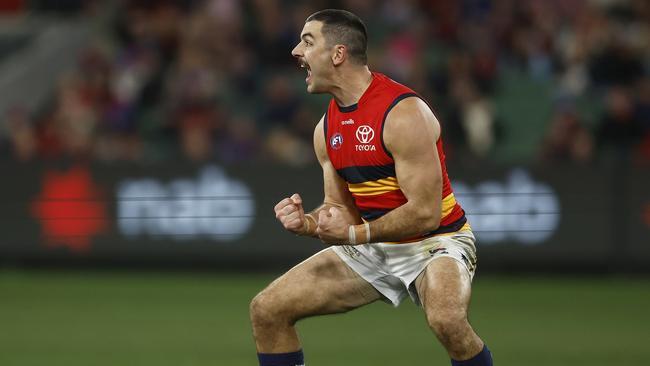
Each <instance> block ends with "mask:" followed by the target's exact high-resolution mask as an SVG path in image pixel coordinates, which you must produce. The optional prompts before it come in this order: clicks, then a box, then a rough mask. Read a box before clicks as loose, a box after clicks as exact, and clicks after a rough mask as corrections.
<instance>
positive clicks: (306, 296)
mask: <svg viewBox="0 0 650 366" xmlns="http://www.w3.org/2000/svg"><path fill="white" fill-rule="evenodd" d="M379 298H380V294H379V292H377V290H375V288H373V287H372V286H371V285H370V284H369V283H368V282H366V281H365V280H364V279H363V278H361V277H360V276H359V275H358V274H356V273H355V272H354V271H352V270H351V269H350V268H349V267H348V266H347V265H346V264H345V263H344V262H343V261H342V260H341V259H340V258H339V256H338V255H336V253H334V252H333V251H332V250H324V251H321V252H319V253H318V254H315V255H314V256H312V257H310V258H308V259H306V260H305V261H304V262H302V263H300V264H298V265H297V266H295V267H293V268H292V269H291V270H289V271H288V272H287V273H285V274H284V275H282V276H281V277H280V278H278V279H276V280H275V281H273V282H272V283H271V284H270V285H269V286H268V287H267V288H265V289H264V290H263V291H262V292H260V293H259V294H258V295H257V296H255V298H254V299H253V301H252V302H251V305H250V317H251V323H252V326H253V336H254V338H255V344H256V346H257V351H258V352H260V353H285V352H294V351H297V350H299V349H300V348H301V347H300V340H299V339H298V334H297V333H296V329H295V327H294V325H295V323H296V322H297V321H298V320H300V319H303V318H306V317H309V316H314V315H324V314H334V313H342V312H346V311H349V310H352V309H355V308H358V307H360V306H363V305H366V304H369V303H371V302H373V301H376V300H378V299H379Z"/></svg>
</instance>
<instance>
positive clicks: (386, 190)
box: [324, 72, 470, 243]
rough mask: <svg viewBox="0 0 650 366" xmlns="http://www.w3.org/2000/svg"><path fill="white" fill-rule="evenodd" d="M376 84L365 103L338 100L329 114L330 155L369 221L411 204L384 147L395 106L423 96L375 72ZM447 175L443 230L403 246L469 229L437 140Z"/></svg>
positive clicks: (443, 174)
mask: <svg viewBox="0 0 650 366" xmlns="http://www.w3.org/2000/svg"><path fill="white" fill-rule="evenodd" d="M372 76H373V79H372V82H371V83H370V86H369V87H368V89H366V91H365V92H364V93H363V95H362V96H361V99H359V102H358V103H357V104H354V105H352V106H348V107H339V106H338V104H336V102H335V101H334V99H332V100H331V101H330V104H329V107H328V109H327V112H326V114H325V123H324V128H325V131H324V132H325V140H326V141H325V142H326V144H327V154H328V155H329V159H330V161H331V162H332V164H333V165H334V168H335V169H336V170H337V172H338V173H339V175H340V176H341V177H342V178H343V179H344V180H345V181H346V182H347V184H348V189H349V191H350V193H351V194H352V197H353V198H354V202H355V204H356V206H357V208H358V209H359V212H360V213H361V217H362V218H363V219H364V220H365V221H372V220H374V219H377V218H379V217H381V216H383V215H384V214H386V213H387V212H390V211H391V210H393V209H395V208H397V207H399V206H401V205H403V204H404V203H406V201H407V200H406V197H405V196H404V193H402V191H401V189H400V185H399V182H398V181H397V177H396V174H395V161H394V160H393V158H392V156H391V154H390V152H389V151H388V150H387V149H386V146H385V145H384V138H383V131H384V123H385V122H386V116H387V115H388V113H389V112H390V111H391V109H392V108H393V107H395V105H396V104H397V103H398V102H399V101H401V100H403V99H405V98H409V97H418V98H419V96H418V95H417V94H416V93H415V92H414V91H413V90H411V89H409V88H407V87H406V86H404V85H401V84H399V83H397V82H395V81H393V80H391V79H390V78H388V77H386V76H385V75H382V74H380V73H376V72H373V73H372ZM436 147H437V149H438V155H439V156H440V168H441V171H442V215H441V219H440V226H439V227H438V228H437V229H436V230H435V231H432V232H429V233H425V234H423V235H422V236H418V237H411V238H404V240H402V241H400V243H406V242H412V241H417V240H422V239H424V238H427V237H431V236H434V235H442V234H449V233H453V232H456V231H460V230H467V229H469V228H470V227H469V224H468V223H467V219H466V218H465V211H463V209H462V208H461V207H460V205H459V204H458V203H457V202H456V199H455V197H454V192H453V190H452V188H451V184H450V183H449V177H448V176H447V168H446V166H445V154H444V152H443V149H442V139H441V138H438V141H436Z"/></svg>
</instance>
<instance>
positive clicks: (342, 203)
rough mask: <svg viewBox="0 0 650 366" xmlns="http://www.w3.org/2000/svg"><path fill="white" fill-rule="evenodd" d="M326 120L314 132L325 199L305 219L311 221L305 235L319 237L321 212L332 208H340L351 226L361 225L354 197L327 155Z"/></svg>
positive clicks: (319, 123)
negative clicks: (318, 224) (321, 170)
mask: <svg viewBox="0 0 650 366" xmlns="http://www.w3.org/2000/svg"><path fill="white" fill-rule="evenodd" d="M323 123H325V122H324V118H321V120H320V122H318V125H316V129H315V130H314V150H315V152H316V157H317V158H318V162H319V163H320V165H321V168H322V169H323V188H324V199H323V204H322V205H320V206H318V207H317V208H316V209H314V210H312V211H311V212H309V213H307V214H305V219H306V220H309V221H310V222H309V231H308V232H306V233H305V235H309V236H317V234H316V227H317V223H318V216H319V214H320V212H321V211H329V209H330V208H332V207H336V208H338V209H339V210H340V211H341V212H342V214H343V216H344V217H345V218H346V220H347V221H348V222H349V224H359V223H361V217H360V215H359V212H358V210H357V209H356V206H355V205H354V201H353V199H352V195H351V194H350V191H348V187H347V184H346V183H345V181H344V180H343V179H342V178H341V177H340V176H339V175H338V173H337V172H336V169H334V166H333V165H332V162H330V159H329V156H328V155H327V147H326V146H325V134H324V131H323Z"/></svg>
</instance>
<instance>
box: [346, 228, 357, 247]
mask: <svg viewBox="0 0 650 366" xmlns="http://www.w3.org/2000/svg"><path fill="white" fill-rule="evenodd" d="M348 241H349V242H350V244H352V245H354V244H356V243H357V233H356V232H355V231H354V225H350V226H348Z"/></svg>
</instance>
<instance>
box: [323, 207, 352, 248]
mask: <svg viewBox="0 0 650 366" xmlns="http://www.w3.org/2000/svg"><path fill="white" fill-rule="evenodd" d="M349 226H350V223H348V221H347V220H346V219H345V217H344V216H343V213H342V212H341V210H339V209H338V208H336V207H330V209H329V210H327V211H326V210H322V211H320V212H319V214H318V228H316V235H318V237H319V238H320V240H321V241H322V242H323V243H326V244H346V243H348V241H349V240H348V227H349Z"/></svg>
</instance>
